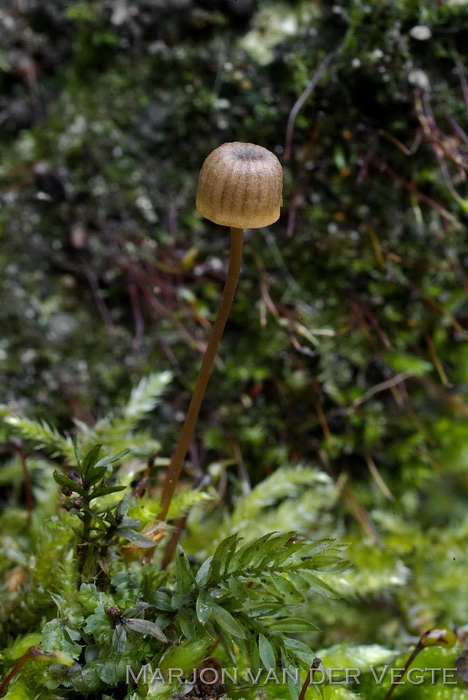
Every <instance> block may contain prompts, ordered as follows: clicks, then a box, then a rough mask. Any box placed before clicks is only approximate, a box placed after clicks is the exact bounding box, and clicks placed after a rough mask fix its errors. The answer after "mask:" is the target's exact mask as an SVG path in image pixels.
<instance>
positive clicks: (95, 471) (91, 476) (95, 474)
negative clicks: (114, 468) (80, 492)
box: [83, 467, 107, 489]
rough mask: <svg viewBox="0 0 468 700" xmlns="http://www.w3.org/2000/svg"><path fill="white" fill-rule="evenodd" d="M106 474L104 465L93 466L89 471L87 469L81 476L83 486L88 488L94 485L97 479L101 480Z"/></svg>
mask: <svg viewBox="0 0 468 700" xmlns="http://www.w3.org/2000/svg"><path fill="white" fill-rule="evenodd" d="M106 474H107V469H106V467H93V468H92V469H91V471H89V472H88V474H87V475H86V476H85V477H84V478H83V485H84V486H85V488H88V489H89V487H90V486H94V484H97V483H98V482H99V481H102V480H103V478H104V477H105V475H106Z"/></svg>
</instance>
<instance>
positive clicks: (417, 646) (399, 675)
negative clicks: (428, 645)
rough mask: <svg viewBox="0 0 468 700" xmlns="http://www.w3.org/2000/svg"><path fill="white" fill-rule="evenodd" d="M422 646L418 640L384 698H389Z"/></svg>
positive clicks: (385, 699) (387, 699) (388, 699)
mask: <svg viewBox="0 0 468 700" xmlns="http://www.w3.org/2000/svg"><path fill="white" fill-rule="evenodd" d="M423 648H424V646H423V645H422V644H421V643H420V642H418V644H417V645H416V646H415V648H414V649H413V651H412V652H411V654H410V656H409V657H408V660H407V662H406V663H405V665H404V667H403V669H402V671H401V672H400V673H399V674H398V676H397V677H396V678H395V680H394V681H393V683H392V685H391V686H390V688H389V689H388V690H387V693H386V694H385V697H384V700H390V698H391V697H392V695H393V691H394V690H395V688H396V687H397V685H399V684H400V683H401V679H402V678H403V676H404V675H405V673H406V671H407V670H408V669H409V667H410V666H411V664H412V663H413V661H414V660H415V658H416V657H417V655H418V654H419V652H420V651H421V649H423Z"/></svg>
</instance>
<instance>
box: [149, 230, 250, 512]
mask: <svg viewBox="0 0 468 700" xmlns="http://www.w3.org/2000/svg"><path fill="white" fill-rule="evenodd" d="M243 234H244V231H243V229H241V228H231V248H230V255H229V267H228V271H227V276H226V282H225V285H224V289H223V294H222V297H221V302H220V305H219V309H218V313H217V315H216V319H215V322H214V324H213V328H212V330H211V336H210V339H209V341H208V345H207V348H206V351H205V354H204V356H203V360H202V364H201V367H200V371H199V373H198V378H197V383H196V384H195V388H194V390H193V394H192V399H191V401H190V405H189V408H188V411H187V416H186V418H185V422H184V425H183V427H182V430H181V433H180V436H179V442H178V443H177V447H176V449H175V452H174V454H173V456H172V459H171V464H170V466H169V469H168V471H167V475H166V481H165V483H164V488H163V492H162V495H161V512H160V513H159V516H158V518H159V520H160V521H165V520H166V519H167V513H168V511H169V506H170V504H171V501H172V497H173V495H174V492H175V490H176V487H177V484H178V481H179V478H180V473H181V471H182V465H183V463H184V459H185V456H186V454H187V451H188V448H189V445H190V441H191V439H192V435H193V431H194V429H195V424H196V422H197V418H198V413H199V411H200V406H201V404H202V401H203V397H204V395H205V390H206V386H207V384H208V379H209V377H210V373H211V370H212V368H213V363H214V360H215V357H216V353H217V351H218V347H219V344H220V342H221V338H222V335H223V331H224V327H225V326H226V321H227V319H228V316H229V312H230V310H231V306H232V301H233V299H234V294H235V292H236V287H237V283H238V281H239V273H240V268H241V263H242V247H243V242H244V235H243Z"/></svg>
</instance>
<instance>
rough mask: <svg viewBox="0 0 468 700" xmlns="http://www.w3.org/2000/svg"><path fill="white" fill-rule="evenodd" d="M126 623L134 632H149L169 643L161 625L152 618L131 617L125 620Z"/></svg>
mask: <svg viewBox="0 0 468 700" xmlns="http://www.w3.org/2000/svg"><path fill="white" fill-rule="evenodd" d="M125 625H126V627H128V628H129V629H131V630H133V631H134V632H139V633H140V634H149V635H150V636H151V637H155V638H156V639H159V641H160V642H164V643H167V637H166V635H165V634H164V632H163V631H162V629H161V628H160V627H158V626H157V625H156V624H155V623H154V622H150V620H140V619H138V618H136V617H131V618H129V619H127V620H125Z"/></svg>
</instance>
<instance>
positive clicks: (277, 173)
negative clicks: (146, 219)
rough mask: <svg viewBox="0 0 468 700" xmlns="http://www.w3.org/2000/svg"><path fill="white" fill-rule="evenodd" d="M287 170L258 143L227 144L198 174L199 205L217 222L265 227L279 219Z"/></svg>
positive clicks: (241, 226)
mask: <svg viewBox="0 0 468 700" xmlns="http://www.w3.org/2000/svg"><path fill="white" fill-rule="evenodd" d="M282 191H283V170H282V168H281V164H280V162H279V160H278V158H277V157H276V156H275V155H274V154H273V153H271V151H268V150H267V149H266V148H263V146H256V145H255V144H254V143H241V142H239V141H234V142H232V143H223V144H222V146H219V147H218V148H216V149H215V150H214V151H212V153H210V155H209V156H208V157H207V159H206V160H205V162H204V163H203V165H202V168H201V170H200V175H199V177H198V188H197V202H196V207H197V209H198V211H199V212H200V214H201V215H202V216H204V217H205V218H206V219H209V220H210V221H214V223H215V224H220V225H221V226H231V227H233V228H261V227H262V226H269V225H270V224H273V223H274V222H275V221H277V220H278V219H279V216H280V207H281V204H282V203H283V201H282Z"/></svg>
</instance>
